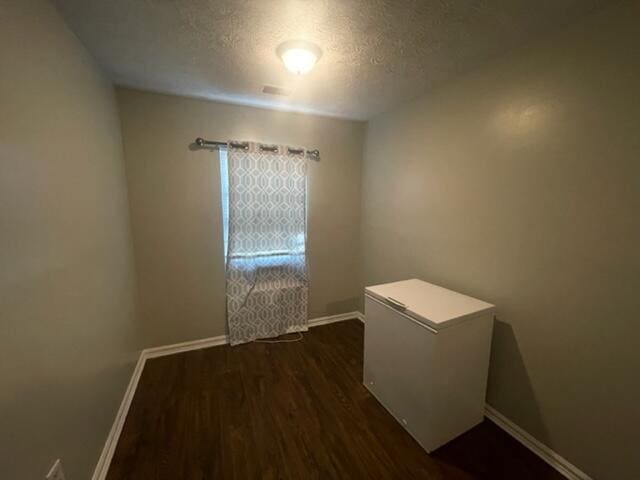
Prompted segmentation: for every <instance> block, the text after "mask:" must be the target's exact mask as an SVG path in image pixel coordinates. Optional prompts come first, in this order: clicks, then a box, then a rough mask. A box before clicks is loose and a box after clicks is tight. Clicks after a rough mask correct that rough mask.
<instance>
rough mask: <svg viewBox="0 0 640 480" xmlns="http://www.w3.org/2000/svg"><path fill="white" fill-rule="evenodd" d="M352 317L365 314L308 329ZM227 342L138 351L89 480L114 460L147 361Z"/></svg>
mask: <svg viewBox="0 0 640 480" xmlns="http://www.w3.org/2000/svg"><path fill="white" fill-rule="evenodd" d="M354 318H357V319H359V320H360V321H364V315H363V314H362V313H361V312H349V313H340V314H338V315H330V316H327V317H319V318H314V319H311V320H309V328H313V327H318V326H320V325H328V324H330V323H335V322H342V321H345V320H351V319H354ZM227 343H229V339H228V337H227V335H219V336H217V337H210V338H203V339H200V340H191V341H188V342H182V343H175V344H173V345H163V346H161V347H153V348H146V349H144V350H142V352H140V357H139V358H138V363H137V364H136V367H135V368H134V369H133V374H132V375H131V380H129V385H128V386H127V389H126V391H125V393H124V397H123V398H122V402H121V403H120V408H119V409H118V412H117V413H116V418H115V420H114V422H113V425H112V427H111V431H110V432H109V435H108V436H107V440H106V442H105V444H104V447H103V449H102V453H101V454H100V458H99V459H98V463H97V464H96V468H95V470H94V472H93V476H92V477H91V479H92V480H105V479H106V478H107V472H108V471H109V465H110V464H111V459H112V458H113V454H114V452H115V450H116V446H117V445H118V440H119V439H120V433H122V427H124V422H125V420H126V419H127V414H128V413H129V407H130V406H131V401H132V400H133V396H134V395H135V393H136V388H138V382H139V381H140V377H141V376H142V371H143V370H144V365H145V363H146V361H147V360H148V359H150V358H157V357H164V356H165V355H173V354H174V353H181V352H188V351H191V350H198V349H200V348H208V347H215V346H218V345H225V344H227Z"/></svg>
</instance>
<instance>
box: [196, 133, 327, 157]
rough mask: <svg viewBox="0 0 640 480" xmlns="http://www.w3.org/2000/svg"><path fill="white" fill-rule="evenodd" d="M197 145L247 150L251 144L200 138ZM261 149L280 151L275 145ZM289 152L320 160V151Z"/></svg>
mask: <svg viewBox="0 0 640 480" xmlns="http://www.w3.org/2000/svg"><path fill="white" fill-rule="evenodd" d="M196 145H198V146H199V147H201V148H207V147H215V148H217V147H231V148H241V149H243V150H246V149H247V148H249V142H218V141H215V140H205V139H204V138H202V137H198V138H196ZM260 148H261V149H262V150H267V151H270V152H275V151H276V150H278V147H276V146H275V145H260ZM289 152H291V153H305V154H306V155H307V156H309V157H310V158H313V159H314V160H319V159H320V151H319V150H304V149H303V148H300V149H297V148H289Z"/></svg>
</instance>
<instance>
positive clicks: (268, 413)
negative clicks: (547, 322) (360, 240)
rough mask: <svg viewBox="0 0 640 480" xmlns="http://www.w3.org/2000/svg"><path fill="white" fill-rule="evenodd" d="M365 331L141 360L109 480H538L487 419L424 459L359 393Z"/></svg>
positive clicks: (550, 474) (348, 329) (542, 469)
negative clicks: (137, 381) (141, 367)
mask: <svg viewBox="0 0 640 480" xmlns="http://www.w3.org/2000/svg"><path fill="white" fill-rule="evenodd" d="M362 358H363V326H362V324H361V323H360V322H359V321H357V320H350V321H346V322H340V323H334V324H331V325H326V326H321V327H316V328H314V329H312V330H310V331H309V332H308V333H305V335H304V338H303V339H302V340H301V341H299V342H293V343H280V344H266V343H251V344H247V345H241V346H237V347H229V346H219V347H212V348H207V349H202V350H196V351H192V352H185V353H180V354H176V355H171V356H167V357H160V358H156V359H152V360H149V361H147V364H146V366H145V370H144V372H143V375H142V377H141V379H140V383H139V386H138V390H137V392H136V395H135V397H134V399H133V402H132V404H131V408H130V411H129V415H128V416H127V420H126V422H125V425H124V428H123V431H122V434H121V436H120V440H119V443H118V446H117V448H116V451H115V454H114V457H113V460H112V463H111V467H110V469H109V474H108V476H107V479H108V480H133V479H136V480H165V479H166V480H169V479H171V480H176V479H181V480H208V479H225V480H226V479H229V480H247V479H260V480H263V479H264V480H300V479H373V480H375V479H380V480H382V479H426V480H470V479H491V480H494V479H510V480H511V479H519V480H527V479H531V480H533V479H544V480H562V478H563V477H562V476H560V475H559V474H558V473H557V472H556V471H554V470H553V469H551V468H550V467H549V466H548V465H546V464H545V463H544V462H542V461H541V460H540V459H539V458H537V457H536V456H535V455H533V454H532V453H531V452H529V451H528V450H527V449H525V448H524V447H523V446H521V445H520V444H519V443H517V442H516V441H515V440H513V439H512V438H511V437H509V436H508V435H507V434H506V433H504V432H502V431H501V430H500V429H499V428H498V427H496V426H495V425H493V424H492V423H491V422H489V421H485V422H484V423H482V424H481V425H479V426H478V427H476V428H474V429H472V430H471V431H469V432H467V433H466V434H464V435H462V436H460V437H458V438H457V439H455V440H454V441H452V442H450V443H449V444H447V445H445V446H444V447H442V448H440V449H438V450H437V451H436V452H434V453H432V454H431V455H427V454H426V453H425V452H424V451H423V450H422V449H421V448H420V446H419V445H418V444H417V443H416V442H415V441H414V440H413V439H412V438H411V436H410V435H409V434H407V433H406V432H405V430H404V429H403V428H402V427H401V426H400V425H399V424H398V423H397V422H396V421H395V420H394V419H393V417H392V416H391V415H390V414H389V413H388V412H387V411H386V410H385V409H384V407H382V405H380V403H378V402H377V400H376V399H375V398H374V397H373V396H372V395H371V394H370V393H369V392H368V390H367V389H366V388H365V387H364V386H363V385H362Z"/></svg>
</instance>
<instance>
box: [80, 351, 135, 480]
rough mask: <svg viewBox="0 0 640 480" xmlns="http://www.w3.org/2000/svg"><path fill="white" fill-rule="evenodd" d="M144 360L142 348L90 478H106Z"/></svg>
mask: <svg viewBox="0 0 640 480" xmlns="http://www.w3.org/2000/svg"><path fill="white" fill-rule="evenodd" d="M145 361H146V357H145V356H144V350H143V351H142V353H141V354H140V357H138V363H136V366H135V368H134V369H133V374H132V375H131V380H129V385H127V389H126V390H125V392H124V397H123V398H122V402H121V403H120V408H118V412H117V413H116V418H115V420H114V422H113V425H112V426H111V430H110V431H109V435H108V436H107V440H106V442H105V444H104V447H103V448H102V453H101V454H100V458H99V459H98V463H97V464H96V468H95V470H94V471H93V476H92V477H91V478H92V480H104V479H105V478H107V472H108V471H109V465H110V464H111V459H112V458H113V454H114V452H115V450H116V446H117V445H118V439H119V438H120V433H121V432H122V427H123V426H124V421H125V420H126V418H127V413H129V407H130V406H131V401H132V400H133V396H134V394H135V393H136V388H138V382H139V381H140V377H141V376H142V370H144V363H145Z"/></svg>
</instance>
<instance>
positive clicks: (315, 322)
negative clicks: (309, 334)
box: [309, 312, 362, 328]
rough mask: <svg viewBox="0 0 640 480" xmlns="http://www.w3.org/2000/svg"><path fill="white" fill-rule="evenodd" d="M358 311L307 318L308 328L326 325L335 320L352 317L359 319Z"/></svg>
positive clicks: (339, 320) (340, 320) (350, 318)
mask: <svg viewBox="0 0 640 480" xmlns="http://www.w3.org/2000/svg"><path fill="white" fill-rule="evenodd" d="M360 315H362V314H361V313H360V312H348V313H339V314H338V315H329V316H328V317H318V318H314V319H312V320H309V328H313V327H318V326H320V325H328V324H330V323H335V322H343V321H345V320H352V319H354V318H357V319H360Z"/></svg>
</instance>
